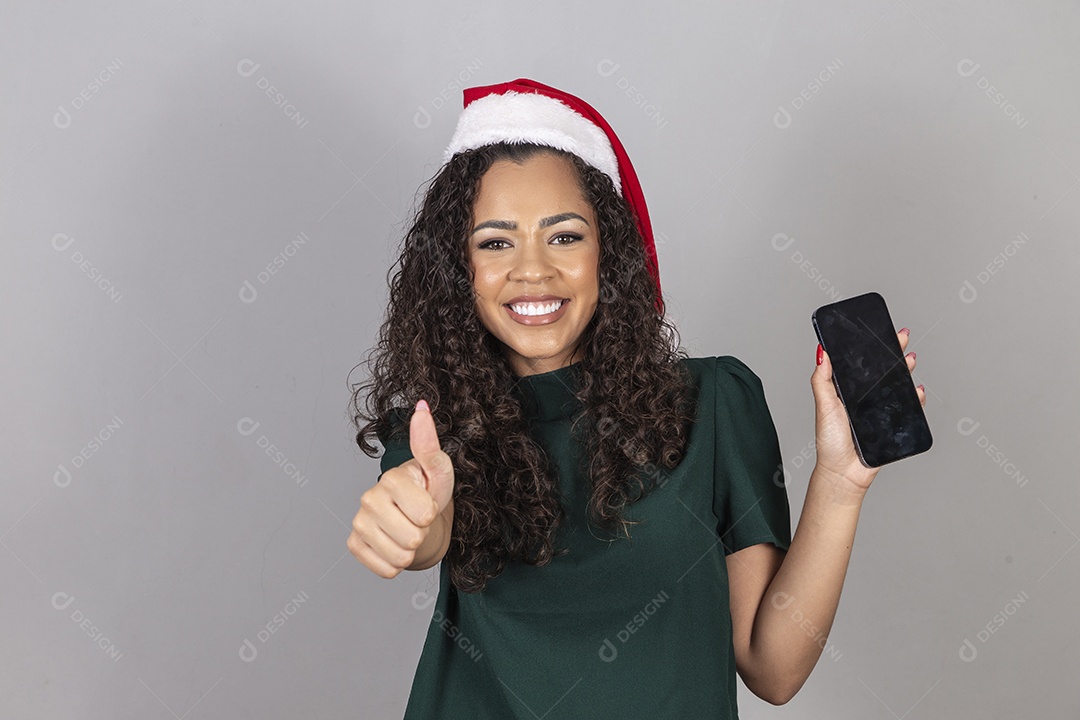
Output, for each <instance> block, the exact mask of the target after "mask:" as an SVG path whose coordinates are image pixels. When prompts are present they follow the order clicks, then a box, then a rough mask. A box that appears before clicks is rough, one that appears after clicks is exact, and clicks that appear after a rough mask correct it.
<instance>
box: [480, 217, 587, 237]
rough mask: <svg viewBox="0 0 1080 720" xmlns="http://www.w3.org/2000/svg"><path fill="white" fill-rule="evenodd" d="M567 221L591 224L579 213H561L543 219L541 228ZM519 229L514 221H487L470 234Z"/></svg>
mask: <svg viewBox="0 0 1080 720" xmlns="http://www.w3.org/2000/svg"><path fill="white" fill-rule="evenodd" d="M567 220H580V221H581V222H583V223H585V224H586V225H588V224H589V221H588V220H586V219H585V218H583V217H581V216H580V215H578V214H577V213H575V212H565V213H559V214H558V215H552V216H551V217H546V218H541V219H540V227H541V228H546V227H550V226H552V225H556V224H558V223H561V222H565V221H567ZM517 227H518V226H517V223H516V222H514V221H513V220H485V221H484V222H482V223H480V224H479V225H477V226H476V227H474V228H473V229H472V232H471V233H469V234H470V235H472V234H475V233H476V232H478V231H480V230H483V229H484V228H495V229H496V230H517Z"/></svg>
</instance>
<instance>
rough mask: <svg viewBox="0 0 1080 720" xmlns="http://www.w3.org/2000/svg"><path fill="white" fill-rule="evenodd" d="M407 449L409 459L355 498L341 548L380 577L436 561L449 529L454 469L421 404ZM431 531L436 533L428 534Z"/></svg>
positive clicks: (439, 558)
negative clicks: (357, 508) (349, 528)
mask: <svg viewBox="0 0 1080 720" xmlns="http://www.w3.org/2000/svg"><path fill="white" fill-rule="evenodd" d="M409 449H410V450H411V451H412V454H413V456H412V458H410V459H409V460H406V461H405V462H403V463H402V464H400V465H398V466H397V467H394V468H390V469H389V470H387V471H386V472H384V473H383V474H382V477H381V478H380V479H379V480H378V482H376V483H375V486H374V487H372V488H371V489H370V490H368V491H367V492H365V493H364V494H363V495H362V496H361V497H360V511H359V512H357V513H356V517H354V518H353V522H352V533H351V534H350V535H349V540H348V542H347V543H346V544H347V545H348V548H349V550H350V551H351V552H352V554H353V555H354V556H356V559H357V560H359V561H360V562H361V563H363V564H364V565H365V566H366V567H367V568H368V569H370V570H371V571H372V572H374V573H375V574H376V575H379V576H380V577H384V578H393V577H396V576H397V575H398V573H400V572H401V571H402V570H406V569H409V567H410V566H412V565H413V564H415V563H416V562H418V561H429V560H431V559H432V558H434V557H435V556H438V559H437V560H436V561H435V562H438V560H441V559H442V554H444V553H445V552H446V545H447V544H448V541H449V535H450V530H451V527H452V525H453V515H452V513H453V506H452V502H451V500H452V498H453V493H454V466H453V463H452V462H451V460H450V456H449V455H447V454H446V453H445V452H443V450H442V447H440V445H439V436H438V433H437V432H436V431H435V421H434V420H433V418H432V417H431V411H430V409H428V406H427V403H426V402H425V401H423V400H421V401H420V402H419V403H417V405H416V410H415V411H414V412H413V414H412V418H411V419H410V420H409ZM447 506H450V510H449V511H448V512H444V511H446V509H447ZM448 514H449V515H450V516H449V517H446V515H448ZM440 518H442V520H441V521H439V522H436V520H439V519H440ZM433 528H439V529H440V532H437V533H434V534H432V529H433ZM434 564H435V563H434V562H431V563H428V564H425V565H424V566H425V567H430V566H431V565H434Z"/></svg>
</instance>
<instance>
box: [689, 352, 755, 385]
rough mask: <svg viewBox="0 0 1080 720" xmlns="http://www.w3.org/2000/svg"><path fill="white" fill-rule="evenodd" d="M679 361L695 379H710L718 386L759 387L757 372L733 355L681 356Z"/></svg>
mask: <svg viewBox="0 0 1080 720" xmlns="http://www.w3.org/2000/svg"><path fill="white" fill-rule="evenodd" d="M680 363H681V364H682V365H683V366H684V367H686V369H687V370H689V371H690V373H691V375H692V376H693V377H694V378H695V379H696V380H706V381H710V382H713V383H715V384H716V385H717V386H719V387H728V386H733V385H749V386H751V387H753V388H755V389H760V388H761V378H760V377H758V375H757V373H755V372H754V371H753V370H751V369H750V366H749V365H747V364H746V363H744V362H743V361H742V360H740V359H739V358H737V357H735V356H734V355H711V356H706V357H693V358H683V359H682V360H680Z"/></svg>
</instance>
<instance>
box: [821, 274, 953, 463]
mask: <svg viewBox="0 0 1080 720" xmlns="http://www.w3.org/2000/svg"><path fill="white" fill-rule="evenodd" d="M811 319H812V321H813V324H814V330H815V331H816V332H817V336H818V342H820V343H821V346H822V347H823V348H825V352H827V353H829V359H830V360H831V361H832V366H833V382H834V384H835V385H836V390H837V393H838V394H839V396H840V400H841V401H842V402H843V403H844V408H845V409H846V410H847V414H848V420H849V421H850V424H851V432H852V437H853V439H854V441H855V448H856V451H857V452H858V454H859V459H860V460H861V461H862V463H863V465H865V466H867V467H881V466H882V465H885V464H886V463H890V462H895V461H896V460H900V459H901V458H905V457H909V456H911V455H916V454H918V453H921V452H925V451H927V450H929V449H930V446H931V444H932V443H933V438H932V436H931V434H930V426H929V424H928V423H927V422H926V415H925V413H923V409H922V405H920V404H919V395H918V392H917V391H916V390H915V386H914V383H913V381H912V379H911V372H910V371H909V370H908V367H907V361H906V360H905V359H904V354H903V351H902V350H901V348H900V341H899V339H898V338H897V337H896V329H895V328H894V327H893V322H892V318H891V317H890V316H889V309H888V308H887V307H886V305H885V299H884V298H883V297H882V296H881V295H879V294H878V293H876V292H869V293H865V294H863V295H857V296H855V297H852V298H848V299H846V300H841V301H839V302H835V303H832V304H829V305H823V306H822V307H819V308H818V309H817V310H815V311H814V314H813V316H812V317H811Z"/></svg>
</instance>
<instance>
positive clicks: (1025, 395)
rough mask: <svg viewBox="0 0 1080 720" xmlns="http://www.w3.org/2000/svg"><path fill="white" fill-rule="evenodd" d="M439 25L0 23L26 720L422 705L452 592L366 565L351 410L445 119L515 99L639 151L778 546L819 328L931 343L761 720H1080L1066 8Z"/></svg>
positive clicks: (772, 8) (5, 560) (570, 7)
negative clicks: (770, 472)
mask: <svg viewBox="0 0 1080 720" xmlns="http://www.w3.org/2000/svg"><path fill="white" fill-rule="evenodd" d="M449 5H450V4H446V3H426V4H425V6H424V7H421V8H416V7H414V6H411V5H402V6H400V7H399V6H394V5H392V4H385V3H380V4H378V5H376V4H374V3H362V4H352V3H316V4H311V3H286V2H270V3H230V4H222V3H211V2H207V1H206V0H176V1H175V2H172V1H171V0H162V1H159V2H148V3H128V4H124V3H117V2H112V3H70V4H69V3H57V2H35V3H29V2H22V3H15V2H5V3H4V6H3V10H2V15H0V52H2V53H3V56H2V63H0V67H2V68H3V76H2V83H3V86H2V98H0V107H2V113H0V118H2V122H3V126H2V129H0V132H2V134H3V135H2V137H3V141H2V143H0V208H2V211H3V216H2V232H3V248H4V262H3V263H2V273H3V277H2V283H0V293H2V300H3V303H2V306H3V308H4V311H3V328H2V330H3V335H4V346H5V352H4V361H3V362H4V379H5V383H4V385H5V387H4V398H5V405H6V412H5V413H4V414H3V419H2V421H0V422H2V423H3V427H2V437H3V443H4V446H3V468H4V483H3V488H4V499H3V503H2V510H0V542H2V544H3V548H2V549H0V574H2V586H3V588H4V590H3V592H2V593H0V617H2V618H3V622H4V642H3V650H2V653H3V658H4V662H3V667H2V672H0V715H2V716H3V717H48V718H116V717H141V718H152V717H160V718H169V717H174V716H175V717H187V718H235V717H281V718H285V717H288V718H338V717H340V718H345V717H365V718H367V717H370V718H393V717H400V715H401V713H402V711H403V709H404V706H405V702H406V699H407V696H408V691H409V685H410V682H411V678H412V674H413V671H414V669H415V664H416V662H417V660H418V658H419V656H420V651H421V646H422V643H423V639H424V635H425V632H426V630H427V625H428V622H429V620H430V618H431V608H430V606H429V605H424V604H422V603H417V602H416V601H415V600H414V593H417V592H418V591H422V592H425V593H428V594H429V595H433V594H434V593H435V592H436V590H437V583H438V576H437V572H438V571H437V569H436V568H433V569H431V570H428V571H425V572H421V573H405V574H403V575H402V576H399V577H398V578H396V579H395V580H393V581H386V580H383V579H380V578H378V577H376V576H375V575H373V574H372V573H370V572H369V571H368V570H366V569H365V568H364V567H363V566H362V565H360V564H359V563H358V562H357V561H356V560H355V559H354V558H353V557H352V555H351V554H349V553H348V551H347V549H346V547H345V540H346V538H347V536H348V534H349V523H350V522H351V519H352V517H353V515H354V514H355V512H356V510H357V509H358V503H359V498H360V495H361V494H362V493H363V492H364V491H365V490H366V489H367V488H369V487H370V486H371V485H372V484H373V483H374V481H375V477H376V475H377V473H378V460H377V459H370V458H367V457H366V456H364V455H363V454H362V453H360V451H359V450H358V449H357V448H356V447H355V445H354V444H353V438H352V433H351V429H350V427H349V425H348V418H347V403H348V399H349V387H348V385H347V380H348V375H349V371H350V369H351V368H352V367H353V366H354V365H355V364H356V363H357V362H358V361H359V360H360V358H361V357H362V354H363V353H364V352H365V351H366V350H367V349H368V348H369V347H370V346H371V344H372V343H373V341H374V337H375V332H376V329H377V327H378V324H379V322H380V320H381V316H382V312H383V310H384V308H385V299H386V281H385V273H386V270H387V268H388V267H389V265H390V263H391V262H392V260H393V258H394V257H395V248H396V245H397V242H398V239H399V238H400V236H401V234H402V232H403V230H404V228H405V225H406V222H407V220H408V213H409V211H410V210H411V208H412V207H413V200H414V194H415V193H416V191H417V188H418V187H420V185H421V184H422V183H423V182H424V181H426V180H427V179H428V178H429V177H430V176H431V175H432V174H433V173H434V172H435V171H436V170H437V168H438V166H439V164H440V162H441V156H442V151H443V148H444V147H445V145H446V143H447V142H448V140H449V138H450V135H451V133H452V131H453V126H454V123H455V120H456V116H457V113H458V111H459V108H460V105H461V92H460V90H461V87H463V86H471V85H479V84H487V83H492V82H501V81H506V80H510V79H513V78H516V77H523V76H524V77H530V78H533V79H536V80H539V81H541V82H544V83H547V84H551V85H554V86H556V87H559V88H562V89H565V90H567V91H569V92H572V93H574V94H576V95H579V96H580V97H583V98H585V99H586V100H587V101H588V102H590V103H591V104H592V105H594V107H596V108H597V109H598V110H599V111H600V112H601V113H603V114H604V115H605V117H606V118H607V119H608V120H609V121H610V122H611V123H612V124H613V126H614V127H615V129H616V131H617V132H618V133H619V135H620V137H621V138H622V140H623V142H624V143H625V145H626V147H627V149H628V151H629V153H630V155H631V157H632V158H633V161H634V163H635V165H636V167H637V170H638V173H639V175H640V177H641V181H642V184H643V187H644V191H645V194H646V197H647V198H648V201H649V207H650V211H651V214H652V220H653V224H654V227H655V231H656V233H657V237H658V252H659V256H660V269H661V274H662V282H663V286H664V290H665V294H666V299H667V301H668V303H669V306H670V308H671V314H672V317H673V319H674V320H675V321H676V322H677V324H678V327H679V328H680V330H681V332H682V339H683V343H684V346H685V347H686V348H687V349H688V350H689V351H690V352H691V354H692V355H695V356H700V355H723V354H732V355H736V356H737V357H739V358H740V359H742V360H744V361H745V362H746V363H747V364H749V365H750V367H751V368H753V369H754V370H755V371H756V372H757V373H758V374H759V375H760V376H761V378H762V379H763V382H764V385H765V388H766V393H767V397H768V400H769V403H770V408H771V409H772V412H773V416H774V418H775V421H776V424H777V429H778V432H779V435H780V441H781V447H782V450H783V451H784V455H785V461H786V463H787V472H788V484H789V496H790V499H791V505H792V513H793V522H794V521H797V520H798V517H799V513H800V511H801V508H802V502H803V499H804V497H805V494H806V487H807V480H808V477H809V474H810V469H811V468H812V466H813V457H814V455H813V438H814V422H813V420H814V415H813V411H814V404H813V397H812V394H811V391H810V385H809V377H810V374H811V373H812V371H813V369H814V351H815V347H816V340H815V337H814V333H813V330H812V327H811V324H810V314H811V312H812V311H813V310H814V309H815V308H816V307H818V306H819V305H822V304H825V303H827V302H832V301H834V300H838V299H841V298H843V297H850V296H853V295H857V294H860V293H863V292H867V291H869V290H876V291H878V292H880V293H882V294H883V295H884V296H885V298H886V299H887V301H888V302H889V306H890V309H891V311H892V315H893V319H894V321H895V323H896V325H897V327H898V328H899V327H901V326H905V325H906V326H908V327H910V328H911V343H910V346H909V348H908V349H909V350H915V351H916V352H917V353H918V361H919V364H918V368H917V371H916V373H915V381H916V383H925V385H926V387H927V391H928V395H929V400H928V404H927V408H926V412H927V416H928V418H929V420H930V424H931V427H932V428H933V430H934V436H935V446H934V448H933V449H932V451H931V452H929V453H927V454H925V455H921V456H918V457H915V458H911V459H909V460H907V461H904V462H902V463H899V464H897V465H894V466H889V467H887V468H885V469H883V470H882V471H881V473H880V474H879V475H878V477H877V479H876V481H875V483H874V485H873V487H872V488H871V489H870V492H869V494H868V497H867V499H866V502H865V504H864V506H863V511H862V515H861V518H860V524H859V531H858V534H857V539H856V543H855V545H854V549H853V553H852V558H851V565H850V567H849V570H848V576H847V580H846V583H845V587H844V592H843V596H842V598H841V602H840V608H839V611H838V615H837V619H836V622H835V625H834V627H833V630H832V633H831V636H830V637H829V647H828V648H827V650H826V652H825V653H823V656H822V658H821V661H820V662H819V664H818V666H817V668H816V669H815V670H814V673H813V674H812V675H811V677H810V679H809V680H808V682H807V684H806V685H805V686H804V688H803V689H802V691H801V692H800V693H799V694H798V695H797V696H796V697H795V698H794V700H792V701H791V702H790V703H789V704H788V705H786V706H782V707H772V706H770V705H768V704H766V703H764V702H762V701H760V700H758V699H757V698H756V697H754V696H753V695H752V694H750V693H749V692H748V691H747V690H746V689H745V687H743V686H742V685H741V684H740V690H739V693H740V694H739V702H740V706H741V711H742V716H743V717H744V718H785V717H789V718H860V719H866V718H883V719H886V720H887V719H889V718H908V717H910V718H916V717H919V718H956V717H1019V716H1024V717H1055V718H1064V717H1069V718H1075V717H1078V716H1080V688H1078V686H1077V684H1076V682H1075V680H1076V677H1075V675H1076V668H1077V667H1078V666H1080V655H1078V653H1080V650H1078V647H1080V644H1078V643H1077V642H1076V641H1077V636H1078V626H1080V623H1078V620H1077V611H1076V597H1077V596H1078V593H1080V573H1078V567H1080V565H1078V564H1080V550H1077V549H1076V545H1077V544H1078V543H1080V536H1078V534H1077V533H1078V532H1080V498H1078V493H1077V489H1076V482H1075V478H1076V473H1075V459H1074V456H1073V454H1072V453H1073V451H1072V449H1070V448H1071V447H1072V446H1073V445H1074V443H1075V433H1076V429H1077V427H1078V422H1077V421H1078V419H1080V418H1078V417H1077V411H1076V407H1077V400H1078V397H1077V395H1078V389H1080V383H1077V381H1076V372H1075V369H1076V363H1077V360H1076V358H1077V355H1078V351H1080V347H1078V341H1077V338H1078V337H1080V332H1078V329H1080V328H1078V326H1077V325H1078V321H1077V313H1076V310H1075V308H1076V306H1077V301H1078V294H1077V291H1076V277H1077V272H1078V271H1080V252H1078V250H1077V243H1078V241H1080V237H1078V233H1077V227H1078V220H1080V202H1078V201H1080V189H1078V188H1077V184H1078V183H1080V132H1078V129H1080V127H1078V125H1080V121H1078V118H1080V101H1078V94H1077V92H1076V89H1077V88H1078V87H1080V62H1078V57H1080V54H1078V51H1077V50H1076V47H1075V44H1074V43H1075V39H1076V37H1077V36H1078V34H1080V10H1078V8H1077V5H1076V4H1075V3H1071V2H1056V3H1055V2H1030V3H1023V4H1020V3H1007V2H1000V1H997V2H983V3H977V2H955V3H947V4H944V3H933V2H927V1H926V0H895V1H894V0H884V1H880V2H879V1H874V2H865V3H862V2H847V3H842V2H834V3H822V2H814V3H781V2H759V3H740V4H721V5H719V6H717V5H716V4H713V3H699V4H697V5H689V4H687V5H681V6H680V5H676V6H670V5H669V6H661V5H660V4H658V3H653V4H650V5H641V6H639V7H637V8H635V9H634V10H633V11H632V12H630V11H628V10H625V9H624V6H623V5H622V4H616V3H591V4H588V5H586V4H579V3H557V2H544V3H537V4H533V5H522V6H520V7H518V6H515V7H507V6H505V5H503V4H496V3H484V4H471V5H469V6H467V7H466V6H463V7H460V8H451V7H450V6H449ZM256 64H257V65H258V67H257V68H255V65H256ZM976 65H977V67H976ZM270 86H272V88H273V89H270ZM268 89H269V90H270V92H272V93H280V94H281V97H282V98H283V102H280V103H279V102H278V101H277V99H276V98H274V97H271V96H270V95H268V94H267V90H268ZM988 93H989V94H988ZM298 240H299V241H298ZM789 242H790V244H788V243H789ZM275 263H277V264H275ZM268 266H270V268H271V270H272V271H273V272H270V271H267V267H268ZM261 272H262V273H265V274H264V275H260V273H261ZM252 291H254V293H253V292H252ZM252 299H253V300H254V301H251V300H252ZM245 300H246V301H245ZM361 377H362V373H361V371H357V372H354V373H353V377H352V379H353V380H354V381H357V380H360V379H361ZM256 423H257V425H256ZM418 605H419V607H418ZM620 622H621V621H620V620H619V619H617V618H613V625H615V626H617V625H619V624H620ZM268 628H269V629H268ZM271 630H272V632H271ZM260 632H261V633H262V634H261V636H260ZM965 643H966V644H965ZM962 650H965V651H966V653H967V655H968V657H967V658H966V659H965V658H964V657H962V654H963V653H962ZM245 653H246V656H245Z"/></svg>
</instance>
